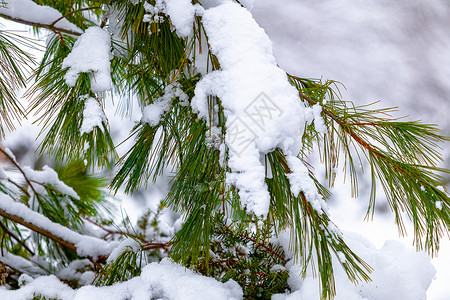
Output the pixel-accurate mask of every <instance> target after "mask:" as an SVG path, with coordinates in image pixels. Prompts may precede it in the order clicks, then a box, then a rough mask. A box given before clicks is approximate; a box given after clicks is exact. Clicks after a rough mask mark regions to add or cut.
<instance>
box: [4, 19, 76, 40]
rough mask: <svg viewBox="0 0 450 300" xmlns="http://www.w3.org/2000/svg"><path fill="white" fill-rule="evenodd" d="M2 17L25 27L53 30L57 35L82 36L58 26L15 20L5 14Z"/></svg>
mask: <svg viewBox="0 0 450 300" xmlns="http://www.w3.org/2000/svg"><path fill="white" fill-rule="evenodd" d="M0 17H2V18H4V19H7V20H10V21H13V22H17V23H21V24H25V25H30V26H34V27H40V28H45V29H48V30H51V31H53V32H55V33H61V32H62V33H66V34H71V35H75V36H80V35H81V33H79V32H76V31H72V30H68V29H64V28H61V27H57V26H52V25H47V24H42V23H38V22H32V21H27V20H23V19H19V18H13V17H10V16H8V15H4V14H0Z"/></svg>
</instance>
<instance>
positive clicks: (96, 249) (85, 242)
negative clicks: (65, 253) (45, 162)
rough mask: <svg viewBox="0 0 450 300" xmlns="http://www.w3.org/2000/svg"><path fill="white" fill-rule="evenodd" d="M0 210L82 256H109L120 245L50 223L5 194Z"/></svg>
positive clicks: (0, 203) (0, 200)
mask: <svg viewBox="0 0 450 300" xmlns="http://www.w3.org/2000/svg"><path fill="white" fill-rule="evenodd" d="M27 176H28V174H27ZM0 210H2V211H5V212H7V213H8V214H10V215H14V216H17V217H19V218H21V219H23V220H25V221H26V222H27V223H30V224H33V225H35V226H36V227H39V228H42V229H44V230H46V231H48V232H50V233H51V234H52V235H54V236H56V237H59V238H61V239H63V240H65V241H67V242H69V243H72V244H74V245H75V247H76V249H77V253H78V255H80V256H90V257H93V258H97V257H99V256H103V255H109V254H110V253H111V252H112V251H113V249H114V248H115V247H116V246H117V244H118V243H117V242H111V243H109V242H106V241H104V240H101V239H98V238H95V237H92V236H87V235H81V234H79V233H78V232H75V231H72V230H70V229H69V228H67V227H64V226H62V225H60V224H58V223H54V222H52V221H50V220H49V219H48V218H47V217H45V216H43V215H42V214H40V213H38V212H35V211H33V210H31V209H29V208H28V207H26V206H25V205H24V204H22V203H17V202H15V201H14V200H12V199H11V198H10V197H9V196H7V195H6V194H3V193H0Z"/></svg>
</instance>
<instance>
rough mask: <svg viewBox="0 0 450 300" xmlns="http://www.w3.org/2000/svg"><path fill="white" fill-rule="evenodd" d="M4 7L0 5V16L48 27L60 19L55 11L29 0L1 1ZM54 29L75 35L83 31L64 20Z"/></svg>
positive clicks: (59, 15)
mask: <svg viewBox="0 0 450 300" xmlns="http://www.w3.org/2000/svg"><path fill="white" fill-rule="evenodd" d="M2 2H4V3H5V4H6V6H4V5H0V14H4V15H7V16H10V17H11V18H16V19H22V20H25V21H29V22H34V23H39V24H44V25H50V24H52V23H53V22H54V21H56V20H57V19H59V18H61V17H62V14H61V13H60V12H59V11H57V10H56V9H54V8H52V7H49V6H43V5H38V4H36V3H34V2H33V1H31V0H3V1H0V4H2ZM55 27H58V28H62V29H66V30H70V31H73V32H77V33H82V32H83V31H82V30H81V29H79V28H78V27H77V26H75V25H74V24H72V23H70V22H69V21H67V19H66V18H62V19H61V20H59V21H58V22H57V23H56V24H55Z"/></svg>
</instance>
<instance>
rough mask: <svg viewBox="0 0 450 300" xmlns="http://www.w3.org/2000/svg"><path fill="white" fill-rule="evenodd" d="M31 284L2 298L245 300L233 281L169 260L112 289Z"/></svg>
mask: <svg viewBox="0 0 450 300" xmlns="http://www.w3.org/2000/svg"><path fill="white" fill-rule="evenodd" d="M28 281H29V282H28V283H26V284H25V285H24V286H23V287H21V288H20V289H19V290H12V291H9V290H4V289H0V297H3V298H4V299H10V300H15V299H17V300H19V299H20V300H22V299H33V297H34V296H35V295H36V294H37V295H42V296H44V297H46V298H57V299H62V300H85V299H110V300H125V299H136V300H137V299H170V300H239V299H242V297H243V293H242V289H241V287H240V286H239V284H237V283H236V282H235V281H233V280H229V281H227V282H225V283H222V282H220V281H217V280H215V279H213V278H210V277H205V276H202V275H200V274H196V273H194V272H192V271H191V270H188V269H186V268H184V267H183V266H180V265H177V264H174V263H171V262H170V261H168V260H162V261H161V262H159V263H156V262H154V263H151V264H149V265H147V266H145V267H144V268H143V269H142V273H141V275H140V276H138V277H134V278H132V279H130V280H128V281H125V282H121V283H117V284H114V285H113V286H104V287H96V286H91V285H89V286H84V287H82V288H80V289H78V290H73V289H72V288H70V287H69V286H67V285H66V284H63V283H62V282H61V281H59V280H58V279H57V278H56V277H55V276H53V275H51V276H41V277H39V278H37V279H35V280H32V279H31V278H28Z"/></svg>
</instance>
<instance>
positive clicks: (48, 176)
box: [22, 166, 80, 200]
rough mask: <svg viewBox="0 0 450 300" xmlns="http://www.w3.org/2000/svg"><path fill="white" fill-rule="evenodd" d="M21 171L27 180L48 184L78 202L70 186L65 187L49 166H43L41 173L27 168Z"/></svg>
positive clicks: (76, 195)
mask: <svg viewBox="0 0 450 300" xmlns="http://www.w3.org/2000/svg"><path fill="white" fill-rule="evenodd" d="M22 170H23V171H24V173H25V175H26V176H27V177H28V179H30V180H31V181H35V182H39V183H43V184H50V185H51V186H52V187H54V188H55V189H57V190H58V191H60V192H61V193H63V194H65V195H68V196H71V197H73V198H74V199H78V200H79V199H80V197H79V196H78V194H77V193H76V192H75V190H74V189H73V188H71V187H70V186H68V185H66V184H65V183H64V182H62V181H61V180H59V178H58V173H56V171H55V170H53V169H52V168H50V167H49V166H44V167H43V168H42V171H38V170H33V169H31V168H30V167H28V166H25V167H23V168H22Z"/></svg>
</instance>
